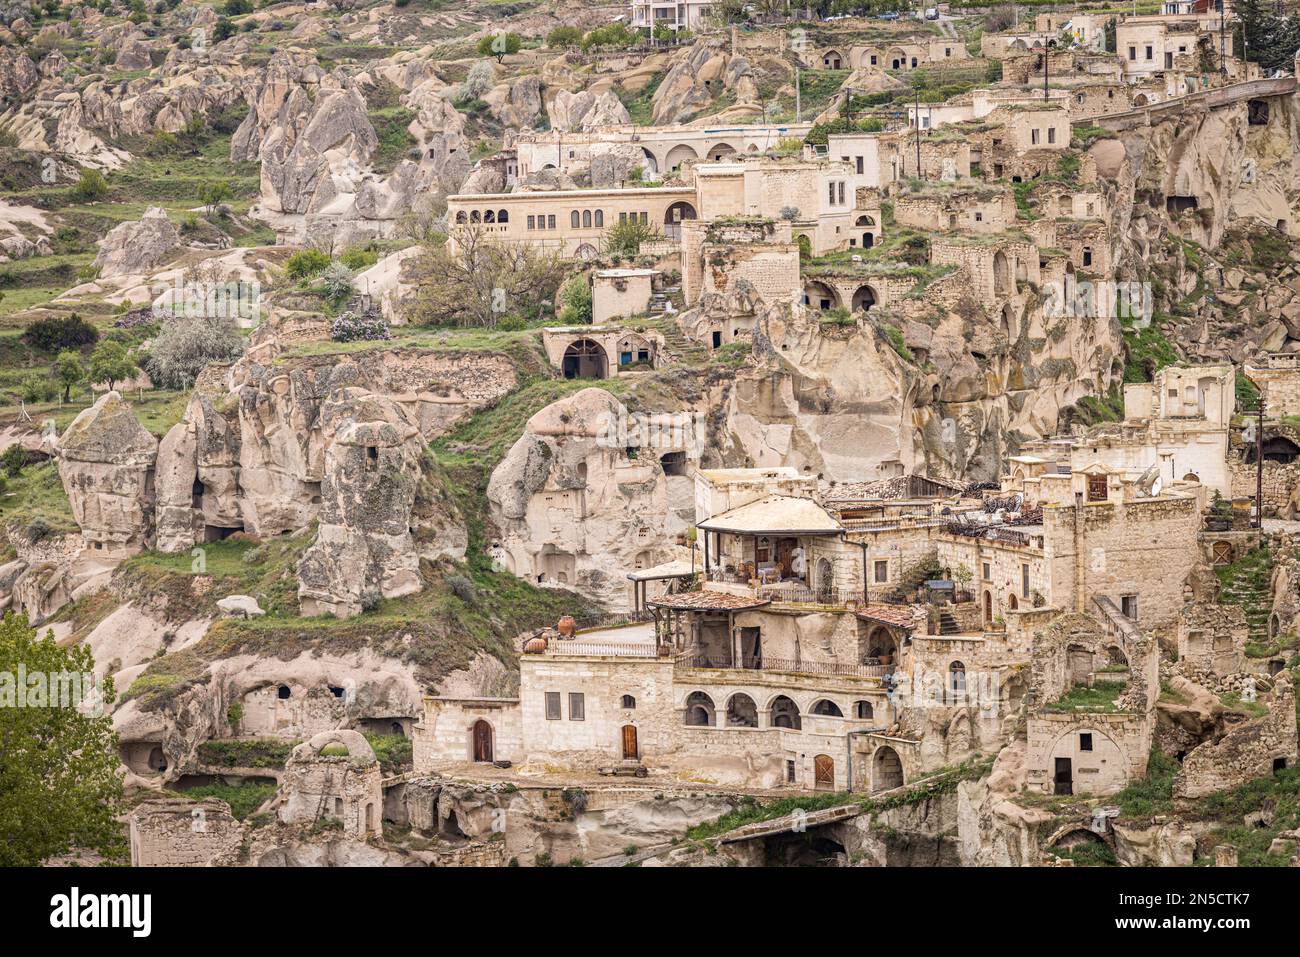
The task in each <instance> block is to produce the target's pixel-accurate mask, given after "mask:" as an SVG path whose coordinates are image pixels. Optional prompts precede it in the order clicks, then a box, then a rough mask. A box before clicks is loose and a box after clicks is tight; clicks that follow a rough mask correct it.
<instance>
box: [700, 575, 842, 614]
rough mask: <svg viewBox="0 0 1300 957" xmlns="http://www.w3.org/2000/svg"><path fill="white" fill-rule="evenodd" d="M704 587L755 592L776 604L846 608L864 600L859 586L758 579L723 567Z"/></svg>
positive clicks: (752, 593) (731, 591)
mask: <svg viewBox="0 0 1300 957" xmlns="http://www.w3.org/2000/svg"><path fill="white" fill-rule="evenodd" d="M703 587H704V588H705V589H710V588H713V589H714V590H717V591H726V592H730V593H732V594H741V593H744V594H746V595H753V596H754V597H755V598H757V599H759V600H761V601H770V602H772V603H773V604H788V605H818V606H825V607H830V608H845V607H846V606H848V605H849V604H851V603H860V602H861V601H862V592H861V591H860V590H858V589H847V588H836V587H835V586H833V585H818V586H813V585H809V584H808V583H807V582H806V581H804V580H803V579H802V578H787V579H782V580H780V581H767V582H757V583H755V582H754V580H753V579H750V578H747V577H746V576H744V575H740V574H737V573H735V572H726V571H723V570H721V569H714V570H713V571H711V572H710V573H709V577H708V582H707V583H705V585H704V586H703Z"/></svg>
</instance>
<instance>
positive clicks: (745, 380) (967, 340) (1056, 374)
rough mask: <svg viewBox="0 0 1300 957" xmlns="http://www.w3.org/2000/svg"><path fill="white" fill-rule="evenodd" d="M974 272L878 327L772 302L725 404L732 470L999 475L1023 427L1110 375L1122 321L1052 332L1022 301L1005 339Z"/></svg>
mask: <svg viewBox="0 0 1300 957" xmlns="http://www.w3.org/2000/svg"><path fill="white" fill-rule="evenodd" d="M963 275H964V273H963V272H962V271H960V270H959V271H957V272H955V273H951V274H949V276H947V277H945V280H942V281H936V282H935V283H933V284H932V286H931V289H930V291H929V294H928V296H927V298H926V299H925V300H924V301H922V300H916V301H914V302H912V301H908V302H905V303H904V304H903V306H902V309H903V310H904V312H903V313H902V314H898V313H895V314H893V315H887V314H885V313H883V312H882V311H877V310H873V313H874V314H875V316H879V317H880V318H879V319H877V320H876V321H872V320H871V319H866V320H862V321H859V322H857V323H854V324H852V325H847V326H841V327H830V326H827V325H825V324H822V323H820V322H819V321H818V319H817V317H816V315H815V314H807V313H800V312H797V311H793V310H791V309H790V307H789V306H788V305H787V304H784V303H779V304H777V305H776V306H773V307H770V308H767V309H763V310H761V311H760V312H759V315H758V321H757V324H756V326H755V330H754V335H753V351H754V357H755V359H756V360H757V363H756V365H755V366H754V367H752V368H749V369H746V370H743V371H742V372H740V373H739V374H738V375H737V377H736V382H735V387H734V388H733V390H732V392H731V399H730V403H729V405H728V407H727V413H726V422H725V432H724V435H725V441H724V443H723V445H722V446H721V449H722V451H723V453H724V455H725V456H726V460H727V462H728V464H742V463H745V464H750V465H755V466H760V467H763V466H772V465H792V466H794V467H796V468H799V469H802V470H805V471H807V472H810V473H811V474H814V475H819V476H821V477H822V478H825V479H833V480H839V481H851V480H853V479H854V478H861V477H862V476H863V475H872V474H876V470H877V469H879V468H880V467H881V466H882V465H885V464H887V463H895V462H901V463H902V465H903V467H904V469H905V470H906V471H909V472H911V471H917V472H925V473H928V474H931V475H934V476H936V477H953V478H958V479H966V480H977V481H992V480H996V479H997V477H998V476H999V475H1000V474H1001V467H1002V462H1003V461H1004V459H1005V456H1006V455H1008V454H1014V452H1015V448H1016V445H1015V444H1014V443H1015V442H1016V436H1017V435H1020V436H1033V435H1045V434H1051V433H1052V432H1053V431H1054V430H1055V427H1056V421H1057V417H1058V415H1059V413H1060V410H1061V409H1062V408H1064V407H1065V406H1067V405H1070V404H1072V403H1073V402H1076V401H1077V400H1078V399H1079V398H1080V397H1081V396H1083V395H1088V394H1091V393H1092V392H1093V391H1095V389H1096V386H1095V385H1094V383H1097V382H1100V383H1103V384H1107V385H1108V384H1109V383H1110V381H1111V380H1112V379H1113V377H1114V375H1115V368H1114V359H1115V357H1116V355H1117V354H1118V352H1119V349H1120V342H1119V330H1118V324H1117V323H1105V322H1101V321H1095V322H1092V321H1090V320H1085V321H1084V323H1083V324H1084V325H1087V326H1088V327H1087V328H1086V329H1081V330H1080V334H1079V335H1076V336H1064V337H1057V338H1053V337H1052V336H1049V335H1046V334H1045V331H1044V330H1042V328H1041V318H1039V319H1035V318H1034V317H1035V316H1036V315H1037V312H1036V311H1035V310H1032V309H1026V304H1025V303H1022V302H1015V303H1012V304H1011V305H1009V306H1008V308H1009V309H1013V310H1014V311H1015V313H1016V318H1015V320H1014V322H1012V323H1011V324H1010V326H1011V328H1010V335H1008V334H1007V332H1006V331H1005V330H999V328H998V327H997V326H996V325H995V324H994V322H993V319H992V317H991V316H989V315H988V314H987V313H986V312H985V311H984V310H983V309H982V308H981V307H980V306H978V305H977V304H975V303H974V302H972V301H970V300H969V299H968V298H966V297H965V296H964V294H963V292H962V286H963V285H964V284H965V283H966V280H965V279H963ZM945 299H947V302H946V303H945ZM1022 312H1023V313H1024V314H1025V316H1027V317H1028V318H1025V319H1022V318H1021V313H1022ZM911 313H915V314H916V315H918V317H919V318H917V319H915V320H912V319H909V318H907V316H908V315H909V314H911ZM689 318H690V317H689V316H684V317H683V320H682V321H683V323H685V322H688V321H689ZM884 323H897V324H898V325H899V326H901V327H902V330H903V333H904V339H905V342H906V345H907V346H908V347H909V348H910V349H913V350H916V351H917V352H923V354H924V355H925V356H926V357H927V361H926V363H925V364H924V365H922V364H921V363H920V362H918V361H916V360H915V357H914V356H913V357H911V358H907V357H904V355H903V354H901V353H900V351H899V350H898V349H895V348H894V347H893V345H892V344H891V342H890V340H889V338H888V334H887V330H886V329H884V328H883V324H884ZM977 355H978V358H977ZM1103 391H1104V390H1103Z"/></svg>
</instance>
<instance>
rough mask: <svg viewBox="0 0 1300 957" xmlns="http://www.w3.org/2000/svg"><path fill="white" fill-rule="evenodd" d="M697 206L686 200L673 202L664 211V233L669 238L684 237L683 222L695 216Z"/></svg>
mask: <svg viewBox="0 0 1300 957" xmlns="http://www.w3.org/2000/svg"><path fill="white" fill-rule="evenodd" d="M695 215H696V214H695V207H694V206H692V205H691V204H690V203H687V202H685V201H683V202H677V203H673V204H672V205H671V206H669V207H668V208H667V209H666V210H665V211H664V235H665V236H667V237H668V238H669V239H672V240H678V239H681V238H682V223H683V222H685V221H686V220H688V219H694V218H695Z"/></svg>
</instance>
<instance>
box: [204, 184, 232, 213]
mask: <svg viewBox="0 0 1300 957" xmlns="http://www.w3.org/2000/svg"><path fill="white" fill-rule="evenodd" d="M232 194H233V190H232V189H231V188H230V184H229V183H228V182H226V181H225V180H224V179H217V180H212V181H210V182H206V183H204V184H203V185H201V186H200V187H199V201H200V202H201V203H203V205H204V206H206V207H207V210H208V215H209V216H211V215H212V214H213V213H214V212H215V211H216V208H217V207H218V206H220V205H221V204H222V203H224V202H225V201H226V200H228V199H230V197H231V195H232Z"/></svg>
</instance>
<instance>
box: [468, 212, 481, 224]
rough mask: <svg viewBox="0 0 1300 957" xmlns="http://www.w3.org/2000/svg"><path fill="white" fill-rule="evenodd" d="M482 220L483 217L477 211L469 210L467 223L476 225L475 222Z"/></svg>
mask: <svg viewBox="0 0 1300 957" xmlns="http://www.w3.org/2000/svg"><path fill="white" fill-rule="evenodd" d="M482 218H483V217H482V216H481V215H480V214H479V211H478V210H477V209H471V210H470V211H469V221H470V222H471V223H477V222H479V221H481V220H482Z"/></svg>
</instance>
